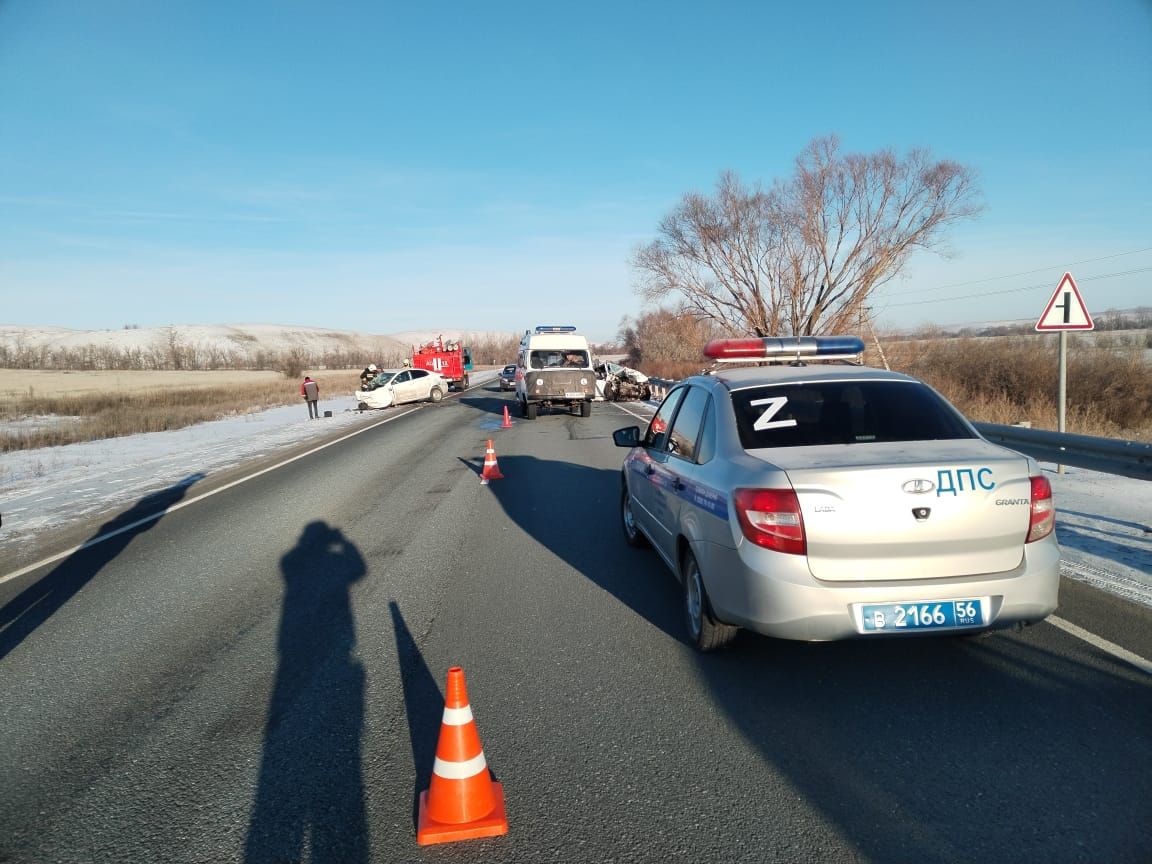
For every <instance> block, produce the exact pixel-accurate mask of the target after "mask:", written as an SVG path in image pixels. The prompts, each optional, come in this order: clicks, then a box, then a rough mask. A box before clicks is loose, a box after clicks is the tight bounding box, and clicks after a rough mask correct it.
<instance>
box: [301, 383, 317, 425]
mask: <svg viewBox="0 0 1152 864" xmlns="http://www.w3.org/2000/svg"><path fill="white" fill-rule="evenodd" d="M300 395H301V396H303V397H304V401H305V402H307V403H308V419H309V420H319V419H320V405H319V401H320V385H319V384H317V383H316V382H315V381H313V380H312V379H311V378H309V377H308V376H307V375H305V376H304V383H303V384H301V385H300Z"/></svg>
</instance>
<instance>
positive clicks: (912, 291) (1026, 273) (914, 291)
mask: <svg viewBox="0 0 1152 864" xmlns="http://www.w3.org/2000/svg"><path fill="white" fill-rule="evenodd" d="M1141 252H1152V246H1149V247H1148V248H1146V249H1133V250H1132V251H1131V252H1117V253H1115V254H1113V255H1101V256H1100V257H1099V258H1085V259H1084V260H1083V261H1073V262H1072V263H1071V264H1068V265H1065V268H1064V269H1065V270H1067V269H1069V268H1071V267H1076V266H1078V265H1080V264H1092V263H1094V262H1096V261H1107V260H1109V259H1110V258H1122V257H1123V256H1125V255H1139V254H1140V253H1141ZM1058 269H1060V265H1053V266H1051V267H1037V268H1036V269H1035V270H1025V271H1023V272H1021V273H1008V274H1006V275H1004V276H989V277H987V278H986V279H973V280H971V281H970V282H952V283H950V284H948V285H938V286H936V287H935V288H919V289H917V288H911V289H909V290H907V291H893V292H892V293H891V294H889V295H888V296H890V297H901V296H903V295H905V294H925V293H927V292H929V291H946V290H947V289H949V288H964V287H966V286H968V285H981V284H983V283H984V282H996V281H997V280H999V279H1017V278H1019V277H1021V276H1031V275H1032V274H1033V273H1043V272H1045V271H1050V270H1058ZM1020 290H1021V291H1023V290H1025V289H1023V288H1021V289H1020ZM897 305H899V304H897Z"/></svg>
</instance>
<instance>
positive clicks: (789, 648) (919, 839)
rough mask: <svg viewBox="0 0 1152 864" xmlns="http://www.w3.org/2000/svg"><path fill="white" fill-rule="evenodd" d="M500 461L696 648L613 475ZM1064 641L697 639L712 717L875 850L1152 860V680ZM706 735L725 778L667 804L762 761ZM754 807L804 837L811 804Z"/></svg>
mask: <svg viewBox="0 0 1152 864" xmlns="http://www.w3.org/2000/svg"><path fill="white" fill-rule="evenodd" d="M498 463H499V466H500V469H501V472H502V473H503V474H504V475H505V477H506V478H508V479H507V481H494V482H492V483H491V484H490V488H491V489H492V492H493V494H494V495H495V496H496V497H497V499H498V500H499V502H500V503H501V505H502V506H503V508H504V510H505V511H506V512H507V514H508V516H509V517H510V518H511V519H512V520H513V521H515V523H516V524H517V525H518V526H520V527H521V528H522V529H523V530H524V531H525V532H527V533H528V534H529V535H531V536H532V537H533V538H534V539H535V540H536V541H537V542H538V543H540V545H541V546H543V547H544V548H546V549H548V550H549V551H550V552H552V553H554V554H556V555H558V556H559V557H560V558H562V559H563V560H564V561H565V562H566V563H567V564H568V565H570V566H571V567H572V568H574V569H575V570H576V571H577V572H579V573H581V574H582V575H583V576H584V577H585V578H587V579H589V580H590V581H592V582H593V583H595V584H596V585H598V586H600V587H601V588H603V589H604V590H605V591H607V592H608V593H610V594H611V595H612V596H614V597H615V598H616V599H618V600H619V601H620V602H621V603H623V604H624V605H625V606H627V607H628V608H630V609H631V610H633V611H634V612H636V613H637V614H638V615H640V616H642V617H643V618H644V619H645V620H647V621H649V622H651V623H652V624H654V625H655V626H657V627H658V628H659V629H660V630H662V631H663V632H664V633H666V634H668V635H669V636H671V637H673V638H674V639H676V640H678V641H679V642H681V643H684V642H685V641H686V639H685V635H684V629H683V624H682V620H681V610H680V592H679V589H678V586H677V583H676V581H675V579H674V577H673V576H672V575H671V574H670V573H669V572H668V571H667V569H666V568H665V566H664V564H663V562H662V561H661V560H660V559H659V558H658V557H657V556H656V554H655V553H654V552H652V551H651V550H635V549H631V548H630V547H628V546H626V544H625V543H624V541H623V538H622V536H621V529H620V525H619V515H618V505H617V502H618V500H619V489H620V486H619V484H620V477H619V472H618V471H617V470H604V469H594V468H588V467H584V466H581V465H576V464H571V463H568V462H563V461H551V460H543V459H537V458H533V457H528V456H515V455H510V456H498ZM472 467H473V468H474V470H479V468H478V466H475V465H473V466H472ZM598 502H599V503H598ZM606 502H608V503H606ZM1052 640H1056V644H1059V643H1061V642H1062V641H1066V640H1065V637H1063V636H1062V635H1061V634H1055V633H1053V632H1052V631H1050V630H1048V629H1047V628H1043V629H1042V628H1036V629H1029V630H1026V631H1023V632H1019V633H1018V632H1007V633H1002V634H997V635H994V636H991V637H989V638H984V639H963V638H948V637H944V638H939V637H938V638H920V639H881V640H868V641H850V642H839V643H803V642H788V641H781V640H773V639H768V638H765V637H761V636H757V635H756V634H751V633H747V632H742V633H741V634H740V636H739V637H738V638H737V640H736V641H735V643H734V644H733V645H732V646H731V647H730V648H729V649H728V650H726V651H722V652H719V653H716V654H711V655H700V654H697V653H695V652H694V651H692V650H691V649H688V648H687V646H685V647H684V649H683V650H684V651H685V652H686V656H687V657H688V658H690V660H689V662H690V663H692V664H693V665H694V666H695V669H696V674H697V675H698V676H699V678H700V680H701V682H702V683H704V684H705V686H706V688H707V689H706V691H705V692H706V693H707V696H706V697H704V698H705V699H706V700H707V703H708V704H707V705H702V706H699V710H702V711H703V712H705V714H704V716H707V714H710V713H712V712H719V713H720V714H721V715H722V716H724V717H725V718H727V719H726V721H725V722H726V723H730V724H731V726H732V727H733V729H734V730H736V731H737V732H738V733H739V735H740V736H741V737H742V738H743V739H744V740H745V741H746V742H748V745H750V747H751V748H752V750H753V751H754V752H756V753H758V754H759V757H760V758H761V759H762V760H763V762H764V763H765V765H767V766H770V770H769V771H768V772H766V773H765V775H764V776H765V777H766V778H769V777H771V776H773V775H776V776H779V777H783V778H784V779H785V780H786V782H787V784H789V785H790V786H791V787H792V788H793V789H794V790H795V794H796V795H797V796H799V797H801V798H802V799H803V800H804V801H806V802H808V804H810V805H811V806H812V807H813V808H815V810H816V811H817V812H819V813H821V814H823V817H824V818H825V819H827V821H828V823H829V825H831V826H834V827H833V830H834V831H835V833H836V834H837V835H840V836H842V837H843V838H844V840H845V843H846V844H847V846H848V848H851V849H853V850H856V854H858V855H859V857H860V860H868V861H917V862H942V864H943V862H955V861H968V860H1009V859H1012V860H1014V859H1016V858H1018V857H1019V858H1026V859H1027V860H1043V861H1092V860H1095V861H1110V862H1127V861H1130V862H1136V861H1141V860H1145V861H1146V860H1147V858H1146V857H1142V856H1146V853H1147V852H1148V850H1149V849H1152V819H1150V818H1149V815H1148V812H1147V806H1146V805H1147V802H1148V801H1149V800H1152V772H1148V771H1147V770H1145V767H1146V766H1148V765H1152V735H1150V734H1149V730H1148V724H1147V718H1148V717H1152V682H1150V681H1149V679H1148V678H1147V677H1146V676H1144V675H1142V674H1141V673H1139V672H1137V671H1135V670H1134V669H1132V668H1130V667H1128V666H1127V665H1126V664H1123V663H1121V662H1119V661H1115V660H1112V659H1110V658H1108V657H1106V656H1103V655H1100V654H1098V653H1096V652H1092V651H1091V650H1090V649H1087V648H1085V651H1086V652H1088V656H1087V657H1085V656H1083V652H1080V651H1079V650H1078V649H1077V648H1076V647H1071V648H1070V649H1065V648H1061V649H1059V650H1057V649H1055V648H1052V647H1050V646H1051V645H1052V644H1053V642H1052ZM1088 657H1091V659H1088ZM684 698H687V699H691V698H693V697H692V696H690V695H687V694H686V695H685V697H684ZM658 727H660V723H659V722H655V723H654V728H653V732H652V734H653V735H654V736H657V737H668V738H669V739H670V740H674V739H675V737H676V735H677V734H678V732H680V731H682V730H680V729H678V728H677V727H675V726H673V727H672V728H662V727H660V728H658ZM701 748H703V749H705V750H707V752H708V753H709V754H710V756H709V759H710V760H713V761H714V762H715V763H716V764H715V766H713V767H712V769H711V770H710V771H706V772H701V771H700V766H699V765H693V764H688V763H686V764H685V765H684V766H683V776H682V778H681V780H682V784H683V785H676V784H673V786H672V788H671V789H669V790H668V791H667V793H663V792H660V791H653V793H652V794H653V795H654V796H656V797H657V798H659V797H661V796H662V795H664V794H667V795H668V800H667V801H665V802H664V803H663V805H662V806H663V808H664V809H666V810H667V811H668V812H673V811H675V809H676V808H677V807H679V806H681V804H680V799H679V798H678V797H677V796H678V794H679V793H678V792H677V791H676V790H677V789H682V788H696V789H697V791H698V792H702V793H703V796H704V797H703V800H702V802H701V806H703V807H705V809H706V804H705V802H707V801H722V800H724V799H725V797H726V795H727V794H729V792H730V790H729V789H728V788H727V787H726V786H725V785H724V784H722V783H721V782H720V781H716V782H717V783H720V785H717V786H714V787H713V786H708V785H705V786H704V787H700V784H701V783H703V784H708V783H709V780H708V779H707V778H708V777H725V776H738V775H740V774H743V773H747V772H748V771H749V770H752V771H755V772H760V771H761V769H758V768H756V769H750V767H749V766H748V765H747V762H746V761H745V760H746V759H747V753H748V750H747V748H741V747H732V748H725V747H718V746H715V744H714V743H709V742H696V744H695V745H694V747H692V748H690V749H694V750H701ZM669 752H670V753H671V752H672V750H671V749H670V751H669ZM698 787H699V788H698ZM757 806H758V805H756V804H755V803H754V802H753V803H750V804H748V805H746V806H745V807H744V812H746V813H748V814H755V813H758V814H759V817H758V818H761V819H763V820H765V821H766V824H768V823H771V824H772V826H773V827H772V829H771V830H772V831H773V832H781V831H783V832H787V831H791V832H794V834H793V836H794V843H795V844H799V845H792V846H791V848H792V849H793V850H794V851H795V850H798V849H801V848H803V843H804V839H803V837H804V834H805V832H806V831H808V830H810V826H807V827H806V826H805V822H804V818H805V817H803V816H800V817H797V818H796V819H795V820H794V821H793V822H792V823H791V824H790V825H789V824H785V823H783V822H782V823H780V824H779V825H777V820H780V819H782V818H783V817H782V816H781V814H778V813H775V812H766V811H765V810H763V809H760V810H758V809H757ZM800 812H801V813H802V812H803V810H801V811H800ZM716 815H717V818H724V817H722V815H721V814H716ZM699 818H702V819H706V818H707V815H706V814H704V813H702V814H700V817H699ZM997 850H999V851H997ZM1006 850H1011V851H1006ZM743 851H744V852H749V853H752V854H751V856H750V857H749V856H745V857H743V858H742V859H741V860H763V859H762V858H757V857H756V855H755V850H754V849H750V848H749V849H744V850H743ZM840 851H841V852H842V851H843V850H840ZM837 854H839V852H838V853H837ZM800 857H803V856H800ZM819 857H820V856H819V852H818V851H816V850H813V851H812V856H810V857H809V858H808V859H806V860H818V859H819ZM733 860H735V859H733Z"/></svg>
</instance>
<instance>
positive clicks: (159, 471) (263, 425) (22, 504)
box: [0, 372, 1152, 606]
mask: <svg viewBox="0 0 1152 864" xmlns="http://www.w3.org/2000/svg"><path fill="white" fill-rule="evenodd" d="M494 374H495V373H492V372H483V373H479V374H478V375H477V376H476V380H477V383H480V382H482V381H484V380H487V379H489V378H491V376H492V375H494ZM320 408H321V411H331V412H332V417H330V418H323V419H321V420H319V421H310V420H308V415H307V412H306V410H305V408H304V406H303V405H291V406H288V407H285V408H273V409H270V410H267V411H262V412H260V413H257V414H250V415H247V416H244V417H235V418H229V419H226V420H217V421H215V422H212V423H202V424H200V425H198V426H192V427H189V428H187V429H180V430H176V431H173V432H156V433H149V434H143V435H133V436H130V437H127V438H117V439H113V440H107V441H94V442H90V443H84V444H70V445H68V446H65V447H51V448H44V449H39V450H30V451H19V452H14V453H5V454H0V515H2V517H3V527H0V560H3V557H4V556H5V554H6V553H7V552H10V551H15V550H19V551H20V552H22V553H28V552H29V551H30V550H34V548H35V544H36V543H37V540H38V538H40V537H43V536H44V535H45V533H46V532H49V531H51V530H53V529H56V528H59V527H62V526H65V525H69V524H73V523H75V522H78V521H80V520H81V519H84V518H86V517H91V516H94V515H96V514H98V513H105V512H107V511H108V510H109V509H111V508H119V507H125V506H128V505H131V504H133V503H134V502H136V501H138V500H139V499H140V498H142V497H143V496H144V495H146V494H148V493H150V492H155V491H157V490H159V489H162V488H165V487H168V486H171V485H173V484H176V483H179V482H180V481H182V480H184V479H186V478H188V477H191V476H193V475H196V474H205V475H211V474H213V473H218V472H221V471H223V470H225V469H228V468H232V467H235V466H237V465H241V464H243V463H244V462H245V461H246V460H249V459H252V458H254V457H257V456H264V455H270V454H275V453H276V452H277V451H278V450H282V449H284V448H286V447H288V446H290V445H294V444H299V443H301V442H305V441H308V440H310V439H318V438H319V437H320V436H322V435H326V434H328V433H331V432H332V431H334V430H338V429H346V430H348V431H349V432H352V431H355V430H356V429H357V428H361V427H363V426H365V425H368V424H370V423H373V422H376V421H377V420H379V419H380V418H381V417H382V416H383V415H382V414H381V413H380V412H369V413H364V414H361V413H358V412H356V411H354V410H353V409H354V408H355V404H354V401H353V399H352V397H351V396H348V397H340V398H336V399H327V400H323V401H322V402H321V404H320ZM1046 467H1047V468H1048V469H1049V472H1050V473H1049V478H1050V480H1051V481H1052V485H1053V489H1054V492H1055V496H1056V505H1057V521H1056V526H1057V527H1056V533H1057V537H1058V538H1059V540H1060V544H1061V546H1062V547H1063V550H1064V556H1065V561H1064V572H1065V574H1066V575H1068V576H1070V577H1072V578H1074V579H1080V580H1082V581H1086V582H1091V583H1092V584H1095V585H1097V586H1099V587H1101V588H1104V589H1106V590H1108V591H1112V592H1113V593H1116V594H1119V595H1121V596H1124V597H1126V598H1128V599H1130V600H1132V601H1134V602H1139V603H1143V604H1145V605H1148V606H1152V483H1149V482H1148V481H1144V480H1132V479H1128V478H1124V477H1115V476H1112V475H1109V474H1100V473H1096V472H1093V471H1084V470H1081V469H1079V468H1068V469H1066V473H1064V474H1058V473H1056V471H1055V466H1046ZM20 557H25V555H23V554H22V555H21V556H20ZM0 570H2V568H0ZM2 575H3V573H2V572H0V576H2Z"/></svg>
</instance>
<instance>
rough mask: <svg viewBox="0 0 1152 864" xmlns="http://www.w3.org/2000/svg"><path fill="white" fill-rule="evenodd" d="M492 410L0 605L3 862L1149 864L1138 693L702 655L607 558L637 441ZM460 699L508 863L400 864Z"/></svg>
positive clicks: (245, 496)
mask: <svg viewBox="0 0 1152 864" xmlns="http://www.w3.org/2000/svg"><path fill="white" fill-rule="evenodd" d="M489 386H490V387H492V388H493V389H482V388H481V389H474V390H472V391H470V392H468V393H465V394H463V395H462V396H461V397H460V398H456V399H452V400H449V401H445V402H443V403H441V404H439V405H426V406H421V407H420V408H419V409H418V410H415V411H413V412H411V413H409V414H407V415H405V416H401V417H398V418H397V419H395V420H394V421H392V422H389V423H386V424H383V425H380V426H377V427H376V428H373V429H372V430H370V431H367V432H365V433H364V434H361V435H358V436H356V437H353V438H351V439H349V440H347V441H344V442H342V443H340V444H338V445H336V446H333V447H329V448H327V449H325V450H322V451H320V452H318V453H315V454H313V455H311V456H308V457H306V458H304V459H300V460H298V461H296V462H293V463H292V464H290V465H287V466H285V467H283V468H281V469H279V470H276V471H272V472H269V473H267V474H264V475H262V476H260V477H257V478H255V479H252V480H250V481H248V482H245V483H242V484H240V485H237V486H234V487H232V488H229V489H226V490H224V491H221V492H220V493H219V494H216V495H213V496H212V497H210V498H207V499H206V500H204V501H202V502H199V503H197V504H195V505H193V506H189V507H186V508H183V509H180V510H177V511H175V512H171V513H169V514H168V515H166V516H164V517H163V518H162V519H159V520H156V521H152V522H148V523H146V524H144V525H141V526H139V527H137V528H135V529H132V530H129V531H126V532H124V533H123V534H120V535H118V536H117V537H116V538H114V539H113V540H110V541H107V542H104V543H100V544H98V545H96V546H93V547H92V548H89V549H87V550H84V551H81V552H77V553H75V554H73V555H71V556H70V557H69V558H67V560H64V561H61V562H57V563H56V564H54V565H52V566H49V567H46V568H44V569H42V570H41V571H37V572H34V573H30V574H28V575H27V576H25V577H23V578H22V579H20V580H18V581H16V582H13V583H9V584H7V585H5V586H3V588H4V592H5V593H3V594H2V595H0V603H2V604H3V605H2V607H0V693H2V694H3V699H2V701H0V765H2V766H3V771H2V772H0V861H5V862H9V861H10V862H28V864H34V862H102V864H103V862H109V864H112V862H136V864H138V862H160V861H163V862H232V861H243V862H260V864H286V862H294V861H312V862H351V864H356V862H367V861H380V862H391V861H477V860H483V861H493V862H534V861H558V862H584V861H587V862H609V861H620V862H625V861H627V862H632V861H636V862H668V861H684V862H700V861H707V860H713V861H724V862H729V861H733V862H734V861H748V862H768V861H780V862H841V861H843V862H856V861H868V862H890V861H916V862H936V861H939V862H959V861H981V862H986V861H1029V862H1035V861H1044V862H1064V861H1085V862H1148V861H1149V860H1152V808H1150V807H1149V804H1148V802H1149V801H1152V771H1150V768H1152V722H1150V718H1152V677H1150V676H1148V675H1147V674H1145V673H1142V672H1140V671H1137V670H1136V669H1134V668H1133V667H1131V666H1129V665H1128V664H1126V663H1124V662H1122V661H1120V660H1117V659H1115V658H1113V657H1111V656H1109V655H1108V654H1105V653H1103V652H1101V651H1100V650H1099V649H1097V648H1095V647H1093V646H1091V645H1089V644H1086V643H1085V642H1083V641H1081V640H1079V639H1076V638H1074V637H1073V636H1070V635H1068V634H1067V633H1065V632H1064V631H1062V630H1060V629H1058V628H1056V627H1054V626H1052V625H1050V624H1041V625H1038V626H1036V627H1032V628H1028V629H1025V630H1022V631H1018V632H1011V633H1005V634H998V635H995V636H992V637H989V638H986V639H976V640H968V639H949V638H943V639H931V640H928V639H918V640H914V641H908V640H887V641H869V642H851V643H836V644H802V643H789V642H778V641H773V640H768V639H763V638H760V637H756V636H752V635H747V634H744V635H742V636H741V637H740V638H739V639H738V640H737V641H736V643H735V645H734V646H733V647H732V648H731V649H729V650H727V651H724V652H721V653H719V654H716V655H709V656H706V657H705V656H700V655H698V654H696V653H695V652H694V651H693V650H691V649H690V648H689V647H688V646H687V645H686V644H685V643H684V636H683V630H682V625H681V622H680V612H679V594H678V591H677V587H676V583H675V582H674V581H673V580H672V578H671V576H670V575H669V574H668V573H667V572H666V571H665V569H664V567H663V565H662V564H661V563H660V562H659V561H658V559H657V558H656V556H655V555H654V554H652V553H651V552H650V551H638V550H633V549H630V548H628V547H626V546H625V544H624V542H623V540H622V538H621V536H620V530H619V525H618V516H617V499H618V490H619V467H620V463H621V458H622V455H623V451H620V450H617V449H616V448H615V447H613V446H612V442H611V437H610V435H611V431H612V430H613V429H615V428H617V427H619V426H622V425H629V424H630V423H631V422H633V421H632V419H631V418H630V417H628V415H627V414H625V413H624V409H623V408H622V407H621V406H618V405H613V404H597V405H596V406H595V408H594V412H593V416H592V417H591V418H588V419H581V418H578V417H568V416H559V415H554V416H549V415H544V416H542V417H541V418H540V419H538V420H536V421H532V422H529V421H524V420H520V419H519V418H516V419H515V420H514V428H512V429H501V428H499V427H500V421H501V419H502V408H503V407H504V406H505V405H509V406H511V405H513V403H512V402H511V399H510V396H509V395H507V394H501V393H499V392H498V391H497V390H495V389H494V385H489ZM513 413H515V412H513ZM488 438H491V439H493V440H494V442H495V447H496V454H497V457H498V462H499V467H500V470H501V472H502V473H503V474H504V479H502V480H496V481H493V482H492V483H491V484H490V485H487V486H483V485H481V484H480V482H479V472H480V468H481V464H482V462H483V458H484V449H485V440H486V439H488ZM209 486H210V484H209V483H208V481H204V482H203V484H201V485H200V486H199V487H198V486H197V484H193V485H191V486H187V487H183V488H179V489H173V490H169V491H168V492H167V493H161V494H159V495H156V496H149V498H148V499H145V500H143V501H141V502H140V503H139V504H138V505H137V507H136V508H133V510H132V511H130V512H129V513H127V514H122V515H120V516H119V517H117V518H116V519H111V520H109V521H108V522H107V523H106V524H105V525H104V526H92V528H91V533H92V534H93V535H95V534H96V533H100V532H101V531H105V530H107V529H108V527H109V526H112V527H115V526H123V525H128V524H131V523H133V522H135V521H136V520H137V518H138V517H139V516H140V515H142V514H145V513H148V512H151V511H153V510H154V509H155V508H156V506H157V505H163V504H170V503H172V502H173V501H177V500H183V499H185V498H187V497H189V496H191V495H194V494H199V492H200V491H201V490H202V489H205V488H209ZM1060 614H1061V616H1062V617H1064V618H1066V619H1068V620H1070V621H1073V622H1075V623H1079V624H1080V625H1081V626H1084V627H1089V628H1091V629H1093V632H1095V633H1097V634H1098V635H1100V636H1103V637H1104V638H1107V639H1111V640H1113V641H1116V642H1118V643H1119V644H1121V645H1124V646H1125V647H1127V648H1129V649H1130V650H1133V651H1137V652H1138V653H1141V652H1142V656H1145V657H1147V656H1150V655H1149V652H1148V650H1147V646H1146V644H1145V642H1146V640H1147V638H1148V636H1147V634H1148V633H1149V632H1150V631H1152V627H1149V625H1150V624H1152V615H1150V614H1149V613H1148V612H1147V610H1143V609H1141V608H1138V607H1134V606H1131V605H1130V604H1126V603H1124V602H1123V601H1120V600H1117V599H1116V598H1113V597H1110V596H1109V595H1105V594H1102V593H1100V592H1097V591H1095V590H1093V589H1091V588H1087V587H1085V586H1080V585H1074V584H1073V583H1070V582H1068V581H1065V585H1064V593H1063V594H1062V605H1061V611H1060ZM453 665H460V666H462V667H463V668H464V671H465V675H466V677H467V684H468V690H469V693H470V696H471V705H472V709H473V712H474V715H475V717H476V723H477V726H478V729H479V733H480V736H481V739H482V742H483V745H484V750H485V753H486V755H487V759H488V763H489V765H490V767H491V768H492V770H493V773H494V775H495V776H496V778H497V779H498V780H499V781H500V782H502V783H503V785H504V792H505V797H506V799H507V809H508V818H509V822H510V826H511V828H510V831H509V833H508V834H507V835H506V836H504V837H499V838H494V839H488V840H471V841H466V842H463V843H458V844H452V845H447V846H433V847H419V846H417V845H416V842H415V819H416V808H417V798H418V795H419V793H420V792H421V791H422V790H423V789H426V788H427V786H428V782H429V778H430V775H431V769H432V762H433V757H434V754H435V749H436V741H437V737H438V735H439V731H440V720H441V714H442V710H443V707H444V703H443V696H442V688H443V685H444V679H445V676H446V672H447V669H448V668H449V667H450V666H453Z"/></svg>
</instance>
